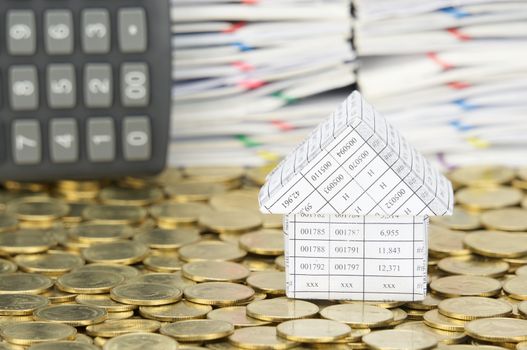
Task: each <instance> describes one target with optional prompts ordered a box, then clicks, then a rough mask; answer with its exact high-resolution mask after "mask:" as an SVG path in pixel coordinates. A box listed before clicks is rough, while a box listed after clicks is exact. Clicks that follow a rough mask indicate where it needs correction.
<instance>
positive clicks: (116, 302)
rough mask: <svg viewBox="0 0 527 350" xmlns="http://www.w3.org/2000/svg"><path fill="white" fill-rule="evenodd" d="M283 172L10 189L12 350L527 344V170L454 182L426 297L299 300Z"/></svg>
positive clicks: (6, 229)
mask: <svg viewBox="0 0 527 350" xmlns="http://www.w3.org/2000/svg"><path fill="white" fill-rule="evenodd" d="M269 170H270V167H264V168H258V169H243V168H232V167H231V168H187V169H170V170H167V171H166V172H165V173H163V174H161V175H160V176H156V177H150V178H131V177H130V178H123V179H121V180H119V181H69V180H68V181H60V182H58V183H55V184H38V183H19V182H14V181H10V182H6V183H4V184H3V186H2V187H1V188H0V350H3V349H11V350H18V349H31V350H68V349H71V350H95V349H103V350H134V349H141V350H149V349H155V350H175V349H182V350H198V349H213V350H214V349H216V350H240V349H261V350H273V349H276V350H280V349H297V350H304V349H328V350H329V349H331V350H333V349H335V350H341V349H342V350H346V349H376V350H399V349H401V350H403V349H408V350H412V349H415V350H426V349H434V348H436V349H452V350H470V349H476V348H482V349H487V350H493V349H494V350H495V349H504V348H505V349H518V350H525V349H527V209H526V208H527V197H526V196H525V193H524V191H526V190H527V169H519V170H518V169H509V168H504V167H499V166H472V167H466V168H459V169H456V170H453V171H452V172H450V173H449V174H448V176H449V178H450V179H451V181H452V182H453V184H454V187H455V189H456V194H455V198H456V208H455V211H454V215H453V216H451V217H438V218H432V219H431V224H430V227H429V236H430V237H429V238H430V241H429V257H430V259H429V293H428V295H427V296H426V299H425V300H423V301H412V302H406V303H404V302H392V301H378V302H360V301H329V300H292V299H288V298H287V297H286V296H285V272H284V268H285V267H284V262H285V259H284V256H283V254H284V245H283V235H282V230H281V229H282V217H281V216H279V215H264V214H261V213H260V212H259V210H258V201H257V198H258V190H259V187H260V186H261V185H262V184H263V183H264V181H265V176H266V174H267V173H268V171H269Z"/></svg>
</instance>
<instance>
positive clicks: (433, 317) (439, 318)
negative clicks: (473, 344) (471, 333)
mask: <svg viewBox="0 0 527 350" xmlns="http://www.w3.org/2000/svg"><path fill="white" fill-rule="evenodd" d="M423 322H424V323H425V324H426V325H427V326H428V327H432V328H437V329H441V330H443V331H450V332H463V331H464V330H465V324H466V323H467V322H468V321H462V320H458V319H455V318H451V317H447V316H445V315H443V314H441V313H439V311H438V310H437V309H434V310H428V311H427V312H425V314H424V315H423Z"/></svg>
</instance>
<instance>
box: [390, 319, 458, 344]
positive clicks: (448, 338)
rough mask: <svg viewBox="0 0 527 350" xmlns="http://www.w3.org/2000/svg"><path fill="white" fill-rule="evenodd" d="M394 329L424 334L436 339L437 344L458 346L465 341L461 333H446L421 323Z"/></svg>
mask: <svg viewBox="0 0 527 350" xmlns="http://www.w3.org/2000/svg"><path fill="white" fill-rule="evenodd" d="M395 329H408V330H412V331H417V332H423V333H426V334H427V335H429V336H432V337H434V338H436V340H437V342H438V343H442V344H459V343H462V342H464V341H465V340H466V339H467V336H466V335H465V333H463V332H447V331H443V330H440V329H437V328H432V327H429V326H427V325H426V324H425V323H424V322H422V321H412V322H406V323H403V324H400V325H398V326H396V327H395Z"/></svg>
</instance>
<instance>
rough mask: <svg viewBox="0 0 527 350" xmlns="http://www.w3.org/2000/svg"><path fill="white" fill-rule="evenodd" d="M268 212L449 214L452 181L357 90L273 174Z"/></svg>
mask: <svg viewBox="0 0 527 350" xmlns="http://www.w3.org/2000/svg"><path fill="white" fill-rule="evenodd" d="M259 201H260V209H261V211H262V212H264V213H274V214H290V213H320V214H352V215H383V216H424V215H428V216H441V215H450V214H451V213H452V208H453V192H452V184H451V183H450V181H448V180H447V179H446V178H445V177H444V176H443V175H442V174H441V173H440V172H439V171H438V170H437V169H435V168H434V167H433V166H432V165H431V164H430V163H429V162H428V161H427V160H426V159H425V158H424V157H423V156H422V155H421V154H420V153H419V152H418V151H417V150H416V149H414V148H413V147H412V146H411V145H409V144H408V142H407V141H406V140H405V139H404V138H403V137H402V136H401V134H400V133H399V132H398V131H397V130H396V129H395V128H393V127H392V126H391V125H390V124H389V123H388V122H387V121H386V119H385V118H384V117H382V116H381V115H380V114H379V113H377V112H376V111H375V110H374V108H373V107H372V106H371V105H370V104H368V103H367V102H366V101H365V100H364V99H363V98H362V96H361V95H360V93H359V92H356V91H355V92H353V93H352V94H351V95H350V96H349V97H348V98H347V99H346V100H345V101H344V102H343V103H342V104H341V105H340V106H339V107H338V108H337V110H336V111H335V112H333V113H332V114H331V115H330V116H329V117H328V118H327V119H326V120H324V121H323V122H322V123H320V124H319V125H318V126H317V127H316V128H315V130H313V131H312V132H311V134H310V135H309V136H308V137H307V138H306V139H305V140H304V141H303V142H302V143H301V144H299V145H298V146H297V147H296V148H295V149H294V150H293V151H292V152H291V153H290V154H289V155H288V156H287V157H286V158H285V159H284V160H283V161H282V162H281V163H280V164H279V165H278V166H277V167H276V168H275V169H274V170H273V171H272V172H271V173H270V174H269V175H268V177H267V181H266V183H265V185H264V186H263V187H262V189H261V191H260V196H259Z"/></svg>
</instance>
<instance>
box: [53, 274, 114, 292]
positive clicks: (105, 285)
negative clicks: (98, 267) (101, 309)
mask: <svg viewBox="0 0 527 350" xmlns="http://www.w3.org/2000/svg"><path fill="white" fill-rule="evenodd" d="M123 281H124V277H123V276H122V275H119V274H117V273H115V272H108V271H76V272H70V273H67V274H65V275H62V276H60V277H59V278H58V279H57V282H56V286H57V288H58V289H60V290H62V291H65V292H69V293H80V294H102V293H108V292H109V291H110V290H111V289H112V288H114V287H116V286H118V285H119V284H121V283H122V282H123Z"/></svg>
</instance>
